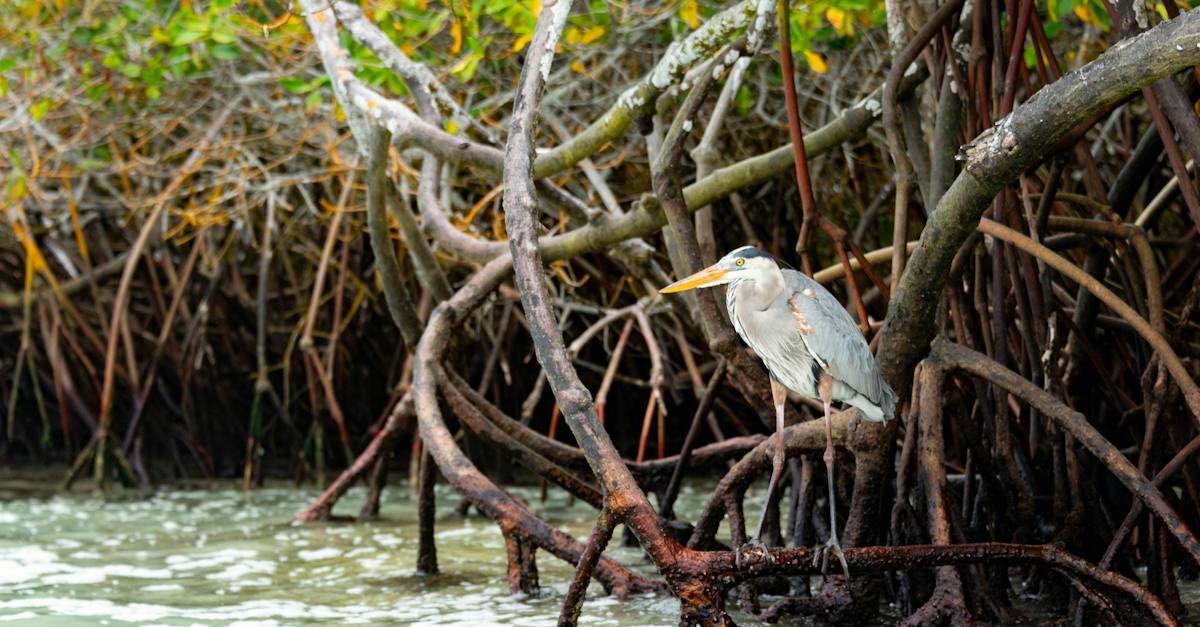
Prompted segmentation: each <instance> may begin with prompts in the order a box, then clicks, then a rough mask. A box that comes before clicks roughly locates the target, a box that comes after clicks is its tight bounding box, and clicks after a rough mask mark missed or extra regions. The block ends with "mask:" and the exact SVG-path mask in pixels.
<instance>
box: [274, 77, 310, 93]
mask: <svg viewBox="0 0 1200 627" xmlns="http://www.w3.org/2000/svg"><path fill="white" fill-rule="evenodd" d="M279 86H280V87H283V88H284V89H286V90H288V91H290V92H292V93H293V94H307V93H308V92H310V91H312V90H313V87H314V85H311V84H309V82H308V81H306V80H304V79H303V78H299V77H296V76H285V77H283V78H282V79H280V80H279Z"/></svg>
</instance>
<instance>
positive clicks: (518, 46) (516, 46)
mask: <svg viewBox="0 0 1200 627" xmlns="http://www.w3.org/2000/svg"><path fill="white" fill-rule="evenodd" d="M532 39H533V33H525V34H524V35H521V36H520V37H517V40H516V41H514V42H513V45H512V51H513V52H520V51H522V50H524V49H525V46H528V45H529V42H530V41H531V40H532Z"/></svg>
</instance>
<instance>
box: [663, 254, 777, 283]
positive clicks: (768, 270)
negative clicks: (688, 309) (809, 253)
mask: <svg viewBox="0 0 1200 627" xmlns="http://www.w3.org/2000/svg"><path fill="white" fill-rule="evenodd" d="M778 274H779V263H778V261H776V259H775V258H774V257H772V256H771V255H770V253H768V252H766V251H765V250H762V249H761V248H755V247H754V246H742V247H741V248H739V249H737V250H735V251H733V252H731V253H729V254H728V255H725V256H724V257H721V260H720V261H718V262H717V263H714V264H713V265H711V266H709V267H707V268H705V269H703V270H701V271H699V272H697V273H696V274H693V275H692V276H689V277H685V278H682V279H680V280H678V281H676V282H674V283H672V284H670V285H668V286H666V287H664V288H662V289H661V290H659V293H661V294H671V293H674V292H682V291H685V290H690V289H694V288H697V287H713V286H715V285H725V284H726V283H734V282H737V281H745V280H749V281H754V280H758V279H762V280H766V279H767V278H769V277H773V276H776V275H778Z"/></svg>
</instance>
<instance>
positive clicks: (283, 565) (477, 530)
mask: <svg viewBox="0 0 1200 627" xmlns="http://www.w3.org/2000/svg"><path fill="white" fill-rule="evenodd" d="M59 479H61V475H59V474H53V475H47V476H46V477H42V478H38V479H37V480H30V479H28V478H26V479H24V480H22V481H17V480H14V479H13V478H12V477H8V478H7V479H6V478H5V477H3V476H2V475H0V622H3V623H11V624H17V625H21V624H28V625H33V624H36V625H94V624H129V623H132V624H149V625H193V624H202V625H218V624H219V625H237V624H244V625H250V624H253V625H293V624H300V623H303V624H427V625H432V624H443V625H445V624H469V625H488V624H505V625H553V624H554V623H555V619H556V618H557V616H558V611H559V608H560V606H561V603H562V597H563V595H564V594H565V592H566V587H567V582H568V581H569V578H570V575H571V568H570V567H569V566H568V565H567V564H565V563H564V562H562V561H559V560H558V559H555V558H554V557H553V556H551V555H548V554H546V553H544V552H539V553H538V569H539V572H540V579H541V583H542V587H543V592H542V593H541V594H540V595H539V596H537V597H536V598H517V597H514V596H512V595H511V594H509V590H508V583H507V579H506V577H505V561H504V556H505V549H504V540H503V537H502V536H501V534H500V531H499V529H498V527H497V526H496V525H495V524H493V523H492V522H491V521H490V520H488V519H486V518H483V517H480V516H478V515H474V516H471V517H468V518H465V519H464V518H458V517H455V516H454V514H453V512H452V510H453V507H454V505H455V504H457V503H458V501H459V498H458V496H457V495H456V494H454V493H453V491H452V490H451V489H450V488H449V487H447V486H445V485H439V486H438V524H437V547H438V558H439V562H440V565H441V569H442V572H443V574H441V575H437V576H431V577H424V576H418V575H416V574H415V573H414V564H415V561H416V551H417V527H416V501H415V499H413V498H411V497H410V496H409V495H408V490H407V487H406V486H394V487H391V488H389V490H388V491H387V492H386V493H385V494H384V501H383V508H382V512H381V518H380V520H379V521H377V522H372V523H364V524H356V523H330V524H315V525H293V524H291V523H290V522H289V521H290V519H291V517H292V516H294V515H295V514H296V513H297V512H298V511H300V510H301V509H303V507H304V506H305V505H307V504H308V503H309V502H310V501H311V500H312V499H313V497H315V496H316V491H314V490H311V489H297V488H293V487H291V486H290V485H283V484H279V485H274V486H268V487H267V488H265V489H259V490H255V491H254V492H253V493H251V494H250V495H248V496H247V495H246V494H244V493H243V492H242V491H241V490H240V489H237V488H235V487H234V486H233V485H232V484H227V485H226V486H225V487H221V486H217V487H215V488H211V489H183V488H163V489H159V490H157V491H155V492H153V493H151V494H146V495H138V496H132V495H124V496H109V497H107V498H105V497H99V496H96V495H91V494H81V495H74V494H66V495H64V494H61V493H54V492H42V491H41V489H40V488H39V487H38V486H43V485H51V486H52V485H56V481H57V480H59ZM513 491H514V492H515V493H517V494H519V495H521V496H523V497H524V498H526V499H527V500H528V501H529V502H530V503H531V506H532V507H533V508H534V509H535V510H536V511H537V512H538V513H539V514H540V515H542V516H543V517H544V518H545V519H546V520H548V521H549V522H550V523H551V524H554V525H557V526H559V527H560V528H562V529H564V530H566V531H567V532H568V533H571V534H572V535H574V536H575V537H576V538H579V539H586V538H587V535H588V534H589V533H590V531H591V526H592V523H593V522H594V520H595V512H594V510H592V509H591V508H590V507H589V506H587V505H585V504H578V503H577V504H575V505H568V504H567V501H566V497H565V495H564V494H563V493H562V491H561V490H550V496H549V499H548V500H547V501H546V502H545V503H541V502H539V500H538V494H537V493H538V491H537V489H536V488H529V489H522V488H516V489H514V490H513ZM704 496H705V493H698V492H697V491H696V490H693V489H689V488H685V489H684V491H683V493H682V494H681V497H680V504H679V506H678V507H677V509H678V510H679V511H681V512H693V511H698V509H699V508H700V507H702V505H703V498H704ZM364 497H365V489H363V488H356V489H354V490H351V492H350V493H348V494H347V495H346V497H344V498H343V499H342V501H341V502H340V503H339V505H338V508H337V511H338V512H339V513H341V512H344V513H354V512H357V511H358V508H359V506H360V505H361V504H362V501H363V498H364ZM618 533H620V529H618ZM618 537H619V536H618ZM615 544H617V543H615V542H614V545H615ZM608 555H609V556H611V557H613V558H615V559H617V560H619V561H621V562H622V563H624V564H626V565H629V566H631V567H633V568H634V569H635V570H638V571H640V572H642V573H644V574H651V573H652V572H653V567H651V566H648V565H647V564H646V563H645V562H644V561H643V559H642V555H641V552H640V551H638V550H636V549H629V548H613V549H611V550H610V551H609V552H608ZM589 592H590V594H589V597H588V600H587V603H586V604H585V605H584V612H583V617H582V620H581V623H582V624H590V625H674V624H676V623H677V621H678V616H679V614H678V607H679V605H678V603H677V602H676V601H675V600H674V599H671V598H669V597H638V598H633V599H629V600H626V601H617V600H616V599H613V598H611V597H607V596H605V595H604V593H603V589H602V588H601V587H600V586H599V585H598V584H594V583H593V585H592V587H591V590H590V591H589Z"/></svg>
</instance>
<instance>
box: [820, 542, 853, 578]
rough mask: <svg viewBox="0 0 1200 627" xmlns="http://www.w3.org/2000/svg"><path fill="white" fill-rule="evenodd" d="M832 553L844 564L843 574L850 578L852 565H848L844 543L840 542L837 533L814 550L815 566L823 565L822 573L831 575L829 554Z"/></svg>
mask: <svg viewBox="0 0 1200 627" xmlns="http://www.w3.org/2000/svg"><path fill="white" fill-rule="evenodd" d="M830 554H832V555H833V556H834V557H836V558H837V560H838V562H840V563H841V565H842V574H843V575H845V576H846V579H849V578H850V567H849V566H848V565H846V554H845V553H844V552H843V551H842V545H841V543H840V542H838V539H837V535H832V536H830V537H829V540H828V541H826V542H825V544H824V546H819V547H817V549H816V551H814V552H813V566H816V565H817V564H820V565H821V573H822V574H823V575H825V576H826V577H828V576H829V556H830Z"/></svg>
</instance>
